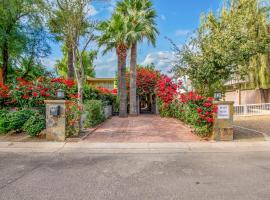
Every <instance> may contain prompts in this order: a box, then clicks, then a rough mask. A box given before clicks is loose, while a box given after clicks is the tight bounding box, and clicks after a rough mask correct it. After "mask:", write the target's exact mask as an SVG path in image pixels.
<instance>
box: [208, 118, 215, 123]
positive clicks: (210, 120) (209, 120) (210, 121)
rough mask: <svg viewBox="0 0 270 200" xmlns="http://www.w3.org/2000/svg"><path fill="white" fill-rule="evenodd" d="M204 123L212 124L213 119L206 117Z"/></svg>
mask: <svg viewBox="0 0 270 200" xmlns="http://www.w3.org/2000/svg"><path fill="white" fill-rule="evenodd" d="M206 121H207V122H208V123H213V122H214V119H213V118H210V117H207V118H206Z"/></svg>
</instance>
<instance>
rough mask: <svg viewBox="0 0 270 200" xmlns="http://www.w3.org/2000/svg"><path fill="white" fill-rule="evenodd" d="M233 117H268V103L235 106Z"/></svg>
mask: <svg viewBox="0 0 270 200" xmlns="http://www.w3.org/2000/svg"><path fill="white" fill-rule="evenodd" d="M234 115H236V116H253V115H270V103H263V104H246V105H236V106H234Z"/></svg>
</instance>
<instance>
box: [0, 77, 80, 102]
mask: <svg viewBox="0 0 270 200" xmlns="http://www.w3.org/2000/svg"><path fill="white" fill-rule="evenodd" d="M60 88H61V89H64V90H65V92H66V94H67V97H69V98H70V99H73V98H75V97H76V84H75V82H74V81H73V80H66V79H63V78H54V79H49V78H45V77H40V78H38V79H36V80H34V81H26V80H24V79H23V78H17V79H16V82H15V83H13V84H10V85H4V84H2V83H0V106H1V105H2V106H4V105H5V106H7V105H9V106H16V107H38V106H40V105H42V104H43V103H42V102H43V101H44V100H45V99H47V98H56V91H57V90H58V89H60Z"/></svg>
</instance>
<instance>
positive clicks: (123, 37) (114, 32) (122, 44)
mask: <svg viewBox="0 0 270 200" xmlns="http://www.w3.org/2000/svg"><path fill="white" fill-rule="evenodd" d="M98 30H99V31H101V32H102V35H101V36H100V37H99V38H98V44H99V46H105V50H104V52H103V54H105V53H107V52H108V51H110V50H112V49H115V50H116V55H117V58H118V83H119V97H120V111H119V116H120V117H127V89H126V76H125V74H126V59H127V50H128V43H127V34H128V30H129V27H128V21H127V20H126V18H125V17H124V16H123V15H120V14H118V13H114V14H113V15H112V17H111V19H110V20H107V21H104V22H102V23H100V24H99V26H98Z"/></svg>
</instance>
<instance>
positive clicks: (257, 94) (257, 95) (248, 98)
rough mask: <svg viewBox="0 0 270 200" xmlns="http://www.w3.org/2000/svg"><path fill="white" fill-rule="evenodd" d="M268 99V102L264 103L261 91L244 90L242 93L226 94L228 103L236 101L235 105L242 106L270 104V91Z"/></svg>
mask: <svg viewBox="0 0 270 200" xmlns="http://www.w3.org/2000/svg"><path fill="white" fill-rule="evenodd" d="M268 91H269V92H268V98H267V102H264V101H263V99H262V97H261V91H260V90H242V91H240V94H239V91H238V90H237V91H232V92H226V93H225V100H226V101H234V102H235V103H234V104H235V105H241V104H259V103H269V102H270V90H268Z"/></svg>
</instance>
